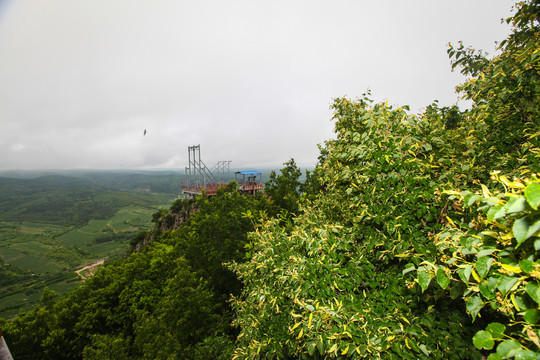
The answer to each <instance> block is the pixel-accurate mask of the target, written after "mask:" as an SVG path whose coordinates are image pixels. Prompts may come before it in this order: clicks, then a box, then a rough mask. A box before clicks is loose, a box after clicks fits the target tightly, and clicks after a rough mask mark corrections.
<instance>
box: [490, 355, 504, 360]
mask: <svg viewBox="0 0 540 360" xmlns="http://www.w3.org/2000/svg"><path fill="white" fill-rule="evenodd" d="M487 360H502V357H501V355H499V354H497V353H493V354H489V356H488V358H487Z"/></svg>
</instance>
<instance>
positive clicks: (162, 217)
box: [135, 200, 197, 252]
mask: <svg viewBox="0 0 540 360" xmlns="http://www.w3.org/2000/svg"><path fill="white" fill-rule="evenodd" d="M195 211H197V207H196V203H195V201H194V200H177V201H176V202H174V203H173V205H172V206H171V207H170V209H169V210H164V211H162V212H161V213H158V214H156V215H155V218H154V220H153V221H154V223H155V226H154V229H153V230H151V231H149V232H148V233H147V234H146V236H145V237H144V238H143V239H142V240H141V241H139V242H137V244H136V245H135V252H139V251H141V250H142V249H143V248H144V247H145V246H146V245H147V244H150V243H151V242H153V241H154V240H155V239H156V238H157V237H158V236H159V235H160V234H162V233H164V232H166V231H170V230H178V229H180V227H181V226H182V225H183V224H184V223H185V222H186V221H187V220H188V219H189V217H190V216H191V214H193V213H194V212H195ZM157 215H159V216H157Z"/></svg>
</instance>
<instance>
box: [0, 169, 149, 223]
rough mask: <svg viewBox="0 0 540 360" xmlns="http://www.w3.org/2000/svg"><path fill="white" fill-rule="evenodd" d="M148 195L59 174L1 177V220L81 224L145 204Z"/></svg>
mask: <svg viewBox="0 0 540 360" xmlns="http://www.w3.org/2000/svg"><path fill="white" fill-rule="evenodd" d="M148 196H149V194H144V193H140V194H133V193H127V192H126V190H120V189H114V188H111V187H110V186H105V185H101V184H98V183H96V182H93V181H90V180H87V179H84V178H78V177H71V176H65V175H59V174H51V175H44V176H40V177H37V178H30V179H17V178H7V177H0V199H1V200H0V220H4V221H34V222H35V221H37V222H39V221H46V222H50V221H56V222H58V223H59V224H63V225H80V224H84V223H87V222H88V221H89V220H91V219H104V218H107V217H110V216H112V215H114V214H115V213H116V212H117V211H118V209H120V208H121V207H123V206H126V205H128V204H130V203H134V202H135V203H138V204H144V203H146V201H147V198H148Z"/></svg>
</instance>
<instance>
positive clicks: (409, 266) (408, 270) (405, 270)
mask: <svg viewBox="0 0 540 360" xmlns="http://www.w3.org/2000/svg"><path fill="white" fill-rule="evenodd" d="M415 269H416V267H415V266H414V264H411V263H409V264H407V265H405V269H403V271H402V272H401V273H402V275H405V274H406V273H408V272H411V271H413V270H415Z"/></svg>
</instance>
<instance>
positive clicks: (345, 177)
mask: <svg viewBox="0 0 540 360" xmlns="http://www.w3.org/2000/svg"><path fill="white" fill-rule="evenodd" d="M539 7H540V5H539V4H538V2H523V3H519V4H517V13H516V15H515V16H514V17H513V18H512V19H509V20H508V21H509V22H512V24H513V25H514V33H513V34H512V35H511V36H510V38H509V39H508V40H506V41H504V42H502V43H501V46H500V52H501V53H500V55H498V56H496V57H494V58H493V59H487V58H485V57H484V56H483V55H482V54H480V53H478V52H475V51H474V50H470V49H464V48H463V47H459V48H457V49H454V48H452V47H451V48H450V49H449V54H450V56H451V58H452V59H453V61H454V65H455V66H456V67H459V66H461V67H462V68H463V72H464V73H465V74H467V75H470V76H471V78H470V80H468V81H467V82H466V83H465V84H463V85H462V86H460V88H459V90H460V91H461V92H462V93H463V94H464V96H465V97H466V98H468V99H471V100H473V101H474V105H473V107H472V109H471V110H470V111H464V112H460V111H459V110H458V109H457V107H449V108H439V107H438V105H437V104H436V103H434V104H432V105H431V106H429V107H428V108H427V110H426V112H425V114H423V115H421V116H411V115H409V114H408V113H407V112H406V109H404V108H397V109H395V108H392V107H391V106H388V105H387V104H372V101H371V100H370V99H369V96H364V97H363V98H361V99H359V100H356V101H351V100H349V99H345V98H341V99H336V100H335V101H334V104H333V109H334V114H335V115H334V119H335V121H336V126H335V132H336V139H335V140H331V141H328V142H327V143H326V153H325V154H326V155H325V158H324V162H323V165H322V169H321V170H320V171H318V172H317V174H318V176H319V182H320V184H321V188H322V189H323V192H322V193H321V194H320V195H319V196H318V197H317V198H315V199H314V200H313V201H311V202H308V203H306V204H305V205H304V206H303V208H302V210H303V214H302V215H299V216H298V217H297V218H296V219H295V220H294V223H293V224H292V225H290V226H282V225H281V224H279V223H278V222H277V221H269V222H267V223H266V224H265V226H264V227H262V228H260V229H258V231H257V232H256V233H254V234H253V235H252V240H253V243H254V244H255V253H254V255H253V257H252V259H251V261H250V262H247V263H243V264H235V265H233V266H232V268H233V269H234V270H235V271H236V272H237V273H238V275H239V276H240V277H241V278H242V280H243V281H244V283H245V289H244V293H243V296H241V297H238V298H236V300H235V303H234V304H235V308H236V310H237V312H238V318H237V319H236V324H237V325H238V326H240V328H241V333H240V335H239V337H238V341H239V346H238V347H237V349H236V351H235V355H234V358H241V359H252V358H268V357H270V358H338V357H353V358H375V357H380V358H396V359H402V358H411V359H417V358H441V359H448V358H456V359H459V358H477V359H480V358H481V356H482V354H485V353H487V350H489V349H492V347H490V346H484V345H486V344H487V343H489V341H490V340H493V341H495V340H500V339H501V338H502V337H503V334H513V335H512V336H514V337H515V338H516V339H518V340H524V341H529V342H532V343H533V344H534V345H531V346H530V347H529V345H527V346H528V347H527V348H523V349H522V348H521V345H519V343H516V342H506V341H504V342H502V343H501V345H499V347H498V348H497V350H496V351H497V355H493V356H491V358H497V356H500V357H502V358H504V357H512V356H518V357H519V356H533V355H534V356H536V355H535V354H533V353H536V354H537V353H538V351H539V349H538V345H539V344H538V343H536V342H535V339H536V341H537V339H538V335H539V334H538V329H537V328H536V327H535V326H533V325H534V324H535V323H536V318H534V317H533V315H532V314H533V313H534V314H536V312H534V311H537V310H538V304H537V303H536V300H535V297H536V296H537V293H536V290H535V289H536V286H537V285H535V284H537V283H536V281H537V280H534V276H533V275H531V274H532V271H534V265H533V264H534V262H535V261H536V252H537V251H538V250H537V249H536V248H534V247H532V248H531V247H530V246H529V247H527V248H526V249H528V252H525V253H521V251H525V250H524V249H525V246H524V245H523V246H522V248H520V249H519V251H518V253H519V254H520V255H519V256H514V257H512V256H510V259H512V261H513V262H508V263H505V264H507V265H508V266H513V267H514V273H516V274H519V276H521V277H524V278H523V279H521V277H520V279H521V280H519V281H518V282H515V280H512V282H508V283H506V282H505V284H506V285H508V286H509V284H510V283H511V284H512V286H510V287H509V288H508V289H506V287H505V286H506V285H503V284H501V285H500V288H499V290H501V289H503V290H507V291H503V295H507V294H508V293H509V291H510V290H511V291H516V292H517V293H516V295H520V296H523V301H524V302H526V305H523V304H522V305H523V306H521V305H518V306H517V309H518V311H527V312H526V313H525V314H519V315H520V316H524V315H525V316H527V319H525V321H526V322H528V325H526V326H525V327H524V329H525V330H526V332H527V334H526V335H519V336H517V335H515V334H516V332H519V331H520V330H519V329H518V330H515V329H513V328H512V329H509V330H506V329H505V328H504V329H503V327H504V325H503V324H502V323H501V322H504V320H505V319H504V316H510V317H511V315H509V313H504V312H503V313H502V314H501V313H500V312H499V313H496V314H495V315H493V316H494V317H490V316H489V314H486V315H485V316H483V317H482V318H479V317H476V316H474V315H477V314H478V310H479V309H480V308H481V307H482V305H483V304H484V302H482V303H480V298H479V297H472V298H473V300H472V302H471V300H470V297H471V293H470V292H467V289H466V288H467V286H468V285H469V286H471V291H480V289H482V288H481V287H480V288H474V284H473V285H471V284H468V283H467V281H465V284H462V285H459V284H456V286H453V287H452V288H453V289H454V291H453V292H450V294H449V295H448V296H436V295H437V294H434V293H432V292H430V291H426V287H427V284H428V283H429V278H430V276H429V274H431V272H428V271H427V270H425V269H426V267H427V265H425V263H422V261H429V262H431V263H433V261H435V260H434V259H436V258H437V256H439V255H440V253H439V252H438V251H440V249H438V248H437V245H439V246H440V244H438V243H436V242H434V237H435V234H439V233H441V232H444V231H445V230H444V229H446V228H447V227H448V226H449V225H448V224H452V220H451V219H461V221H462V222H463V223H465V224H466V223H468V222H470V221H473V220H474V218H475V215H473V214H464V213H463V212H462V207H461V206H460V205H459V204H456V203H454V202H453V201H452V200H451V199H449V198H448V197H447V195H445V194H444V193H443V192H444V190H454V191H456V190H458V191H460V192H462V191H465V190H466V189H468V188H471V187H473V186H475V184H476V182H477V181H482V182H486V183H490V175H489V171H490V170H499V171H501V172H502V173H504V174H506V175H507V176H509V177H513V176H515V175H520V176H525V177H527V176H531V175H532V174H533V173H535V172H538V170H539V146H538V135H539V124H540V118H539V106H538V101H539V99H540V82H539V79H538V76H539V74H540V68H539V59H540V56H539V55H540V51H539V49H540V46H539V45H540V44H539V41H540V40H539V39H540V36H539V33H538V14H539ZM490 184H491V183H490ZM493 186H495V185H494V184H493ZM469 200H470V199H469ZM521 201H522V200H521ZM497 206H498V207H497V210H500V209H501V208H503V207H504V206H506V205H504V204H502V203H501V204H498V205H497ZM492 211H493V210H492ZM522 215H523V216H529V215H526V214H522ZM481 216H483V215H481ZM527 219H529V218H527ZM534 219H536V218H534V217H533V218H530V219H529V220H526V221H527V226H526V230H522V231H521V233H523V232H525V233H526V234H527V235H526V237H527V238H528V237H529V236H532V237H535V236H537V232H536V230H537V229H536V228H535V227H534V225H533V224H536V222H534V221H536V220H534ZM533 220H534V221H533ZM477 221H478V219H477ZM516 221H517V220H516ZM531 221H532V222H531ZM529 222H531V223H529ZM519 223H520V222H518V224H519ZM485 226H487V227H488V228H490V227H495V228H496V227H503V226H504V223H500V222H492V223H490V224H486V225H485ZM506 226H507V227H508V225H506ZM535 229H536V230H535ZM496 230H497V229H493V230H492V231H496ZM529 232H530V234H529ZM521 233H520V234H521ZM519 236H521V235H519ZM519 236H517V238H518V239H519ZM503 238H504V237H503ZM504 240H505V241H506V242H507V243H508V241H509V240H510V239H509V238H507V237H506V238H504ZM521 240H523V238H522V239H521ZM523 241H524V240H523ZM521 242H522V241H519V240H518V245H519V244H520V243H521ZM505 244H506V243H505ZM454 245H455V244H453V243H452V244H451V246H450V247H449V248H448V250H447V251H450V252H452V251H455V250H454V247H453V246H454ZM506 245H510V244H506ZM464 246H467V248H466V249H467V251H471V250H470V249H469V247H470V244H469V243H466V244H464ZM514 246H515V247H516V248H517V246H516V244H514ZM531 249H533V250H531ZM479 251H481V250H479ZM506 251H509V250H506ZM443 253H444V252H443ZM509 253H510V254H516V252H515V251H514V252H512V251H509ZM444 254H445V255H447V256H448V254H446V253H444ZM497 255H498V256H505V255H503V254H502V253H497ZM443 260H444V258H443ZM508 260H509V259H507V261H508ZM523 260H527V261H528V262H526V263H524V264H526V267H527V269H521V268H520V267H518V265H517V264H519V261H523ZM467 261H469V260H467ZM482 261H487V260H485V259H483V260H482ZM516 261H518V262H516ZM503 263H504V262H503ZM412 266H415V267H416V266H421V270H420V272H419V277H418V279H417V282H418V283H419V284H420V286H419V287H416V286H413V285H411V283H410V282H408V281H407V280H408V279H409V276H410V274H408V273H409V272H410V270H412V269H413V267H412ZM466 266H467V265H465V269H469V270H471V269H472V268H467V267H466ZM496 268H497V267H494V268H493V269H496ZM515 268H517V269H521V271H520V272H518V270H516V269H515ZM422 269H423V270H422ZM460 269H461V267H460ZM502 269H503V270H504V267H502ZM432 270H433V271H435V270H434V269H432ZM432 270H430V271H432ZM469 270H467V271H469ZM484 270H485V269H484ZM497 271H498V270H497ZM507 271H508V270H507ZM471 273H472V270H471ZM439 274H440V277H441V279H446V277H443V276H442V273H441V272H440V271H439ZM484 275H487V274H484ZM433 276H435V275H433ZM531 276H533V278H531ZM448 279H450V278H448ZM460 279H461V280H463V278H461V277H460ZM504 279H506V278H504ZM466 280H468V277H467V278H466ZM441 281H443V283H444V282H445V281H446V280H441ZM449 281H450V280H449ZM493 281H494V280H491V282H493ZM516 284H520V285H522V286H524V288H523V287H519V285H516ZM514 285H516V286H518V287H516V288H515V289H514V288H513V286H514ZM489 286H491V287H493V284H492V283H490V285H489ZM527 286H528V287H529V292H527ZM491 290H493V289H492V288H490V291H491ZM524 291H525V292H527V294H528V296H529V298H527V297H526V296H524ZM530 293H533V295H531V294H530ZM460 294H463V296H465V299H466V300H467V302H466V303H464V302H463V301H462V300H461V297H460ZM489 296H491V295H489ZM516 299H517V298H516ZM488 300H489V299H488ZM506 300H508V299H507V298H505V301H506ZM516 301H518V300H516ZM504 304H505V305H507V303H506V302H505V303H504ZM533 310H534V311H533ZM469 315H473V316H469ZM501 316H502V317H503V320H501V319H499V318H498V317H501ZM535 316H536V315H535ZM473 320H474V322H473ZM497 320H498V321H499V322H497ZM511 320H512V321H514V322H516V321H517V322H519V321H523V320H521V318H520V317H516V318H515V319H511ZM512 321H510V320H507V321H506V323H508V324H514V322H512ZM530 321H532V323H531V322H530ZM488 323H489V324H500V325H501V326H498V325H490V327H488V328H487V330H485V329H486V326H487V324H488ZM494 329H496V331H495V330H494ZM503 330H504V331H503ZM482 331H483V332H482ZM486 331H488V332H489V331H491V332H490V334H491V335H490V336H492V338H491V337H489V339H488V334H487V333H486ZM478 334H480V335H478ZM473 339H474V341H473ZM501 347H502V350H501ZM480 350H482V352H481V351H480ZM520 350H523V351H522V352H520ZM491 351H494V350H491ZM531 354H533V355H531Z"/></svg>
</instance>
